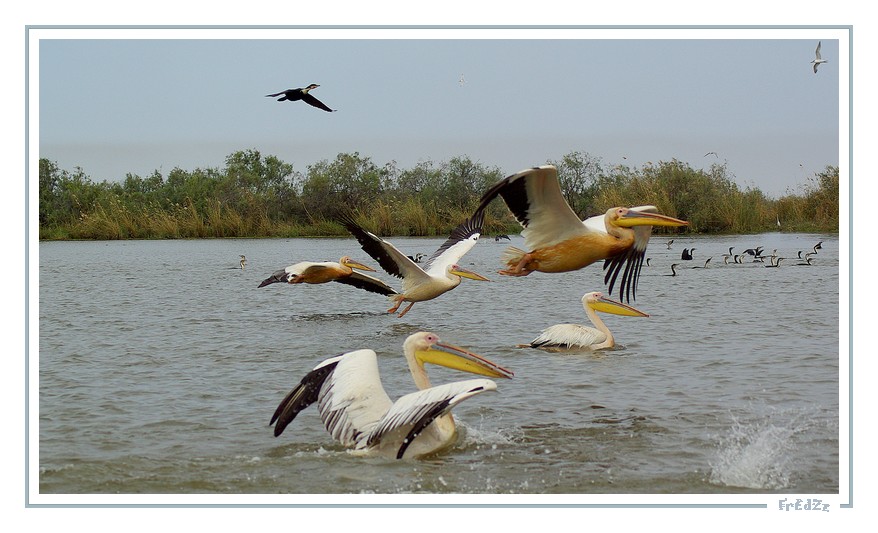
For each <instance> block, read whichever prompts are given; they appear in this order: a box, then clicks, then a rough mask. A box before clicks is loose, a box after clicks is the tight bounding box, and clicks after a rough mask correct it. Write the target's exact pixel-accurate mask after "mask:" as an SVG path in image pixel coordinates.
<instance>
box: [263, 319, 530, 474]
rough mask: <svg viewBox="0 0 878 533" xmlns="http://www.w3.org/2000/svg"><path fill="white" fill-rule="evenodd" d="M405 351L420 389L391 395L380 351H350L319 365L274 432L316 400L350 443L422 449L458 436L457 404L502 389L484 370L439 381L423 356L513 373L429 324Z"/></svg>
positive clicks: (375, 450) (409, 453)
mask: <svg viewBox="0 0 878 533" xmlns="http://www.w3.org/2000/svg"><path fill="white" fill-rule="evenodd" d="M403 351H404V353H405V358H406V361H407V362H408V366H409V370H410V371H411V374H412V379H413V380H414V382H415V385H417V387H418V389H420V390H419V391H418V392H413V393H411V394H406V395H405V396H402V397H401V398H399V399H398V400H396V402H392V401H391V400H390V398H389V397H388V396H387V393H386V392H385V391H384V387H383V386H382V385H381V376H380V374H379V372H378V359H377V356H376V355H375V352H374V351H372V350H356V351H353V352H348V353H344V354H342V355H338V356H335V357H331V358H329V359H326V360H325V361H323V362H322V363H320V364H319V365H317V366H316V367H314V370H312V371H311V372H309V373H308V374H307V375H306V376H305V377H304V378H302V380H301V382H300V383H299V384H298V385H296V386H295V387H294V388H293V390H291V391H290V392H289V393H288V394H287V395H286V397H285V398H284V399H283V401H282V402H281V403H280V405H278V407H277V409H276V410H275V412H274V415H273V416H272V417H271V422H270V423H269V425H272V424H275V423H276V424H275V426H274V436H275V437H277V436H279V435H280V434H281V433H283V431H284V429H286V427H287V426H288V425H289V424H290V422H292V421H293V419H294V418H296V415H297V414H299V412H301V411H302V410H304V409H305V408H307V407H308V406H309V405H311V404H312V403H314V402H317V405H318V408H319V411H320V418H321V420H323V425H324V427H325V428H326V430H327V431H328V432H329V433H330V434H331V435H332V437H333V438H334V439H335V440H337V441H339V442H341V443H342V444H343V445H344V446H346V447H348V448H353V449H354V450H355V451H357V452H359V453H362V454H364V455H383V456H390V457H396V458H397V459H402V458H411V457H422V456H424V455H429V454H433V453H436V452H438V451H441V450H443V449H445V448H447V447H448V446H450V445H452V444H454V442H455V440H456V438H457V429H456V427H455V424H454V418H452V416H451V409H452V408H453V407H454V406H456V405H457V404H458V403H460V402H462V401H463V400H466V399H467V398H471V397H472V396H475V395H476V394H479V393H482V392H485V391H493V390H497V384H496V383H494V382H493V381H491V380H490V379H484V378H482V379H470V380H465V381H456V382H452V383H446V384H444V385H437V386H435V387H434V386H432V385H431V383H430V379H429V378H428V377H427V372H426V370H424V363H431V364H436V365H441V366H445V367H447V368H452V369H454V370H461V371H464V372H470V373H473V374H479V375H483V376H488V377H493V378H511V377H512V376H513V373H512V372H510V371H509V370H506V369H505V368H503V367H501V366H498V365H496V364H494V363H492V362H491V361H488V360H487V359H485V358H483V357H480V356H478V355H476V354H474V353H472V352H470V351H468V350H465V349H463V348H459V347H457V346H452V345H450V344H443V343H442V342H441V341H440V340H439V337H438V336H437V335H436V334H435V333H429V332H423V331H422V332H419V333H415V334H414V335H411V336H409V337H408V338H407V339H406V340H405V343H404V344H403Z"/></svg>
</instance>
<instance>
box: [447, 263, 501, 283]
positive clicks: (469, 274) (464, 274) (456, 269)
mask: <svg viewBox="0 0 878 533" xmlns="http://www.w3.org/2000/svg"><path fill="white" fill-rule="evenodd" d="M448 273H449V274H454V275H455V276H459V277H461V278H469V279H474V280H477V281H491V280H489V279H488V278H486V277H485V276H483V275H481V274H476V273H475V272H473V271H472V270H467V269H465V268H463V267H462V266H460V265H451V266H450V267H448Z"/></svg>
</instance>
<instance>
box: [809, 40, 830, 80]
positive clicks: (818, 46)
mask: <svg viewBox="0 0 878 533" xmlns="http://www.w3.org/2000/svg"><path fill="white" fill-rule="evenodd" d="M821 44H822V43H821V42H820V41H817V50H815V52H814V55H816V56H817V57H815V58H814V60H813V61H811V63H812V64H813V65H814V74H817V66H818V65H820V64H821V63H826V62H827V61H828V60H826V59H823V58H821V57H820V45H821Z"/></svg>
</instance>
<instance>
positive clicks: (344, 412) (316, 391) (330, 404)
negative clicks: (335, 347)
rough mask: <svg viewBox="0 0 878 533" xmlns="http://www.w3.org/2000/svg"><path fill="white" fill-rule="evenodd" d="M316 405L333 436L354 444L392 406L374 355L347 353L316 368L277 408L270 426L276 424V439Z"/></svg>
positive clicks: (369, 352)
mask: <svg viewBox="0 0 878 533" xmlns="http://www.w3.org/2000/svg"><path fill="white" fill-rule="evenodd" d="M314 402H318V407H319V409H320V418H321V419H322V420H323V425H324V426H325V427H326V430H327V431H329V433H330V434H331V435H332V437H333V438H334V439H336V440H338V441H339V442H341V443H342V444H344V445H345V446H352V445H354V444H355V443H356V439H357V437H358V436H359V435H360V434H362V433H363V432H364V431H368V429H369V428H370V427H371V426H373V425H374V424H375V422H377V421H378V420H380V419H381V416H382V415H383V414H384V413H385V412H387V410H388V409H389V408H390V406H391V404H392V402H391V401H390V398H389V397H388V396H387V393H386V392H384V388H383V387H382V385H381V376H380V374H379V373H378V360H377V358H376V356H375V352H373V351H372V350H357V351H354V352H348V353H345V354H342V355H338V356H336V357H331V358H329V359H327V360H325V361H323V362H322V363H320V364H319V365H317V366H316V367H315V368H314V370H312V371H311V372H309V373H308V374H307V375H306V376H305V377H304V378H302V381H301V382H300V383H299V384H298V385H296V387H295V388H294V389H293V390H292V391H290V392H289V394H287V395H286V397H284V399H283V401H282V402H281V403H280V405H278V407H277V409H276V410H275V412H274V415H273V416H272V417H271V422H270V423H269V425H271V424H275V423H276V425H275V427H274V436H275V437H277V436H279V435H280V434H281V433H283V431H284V429H286V427H287V426H288V425H289V424H290V422H292V421H293V419H295V418H296V415H298V414H299V413H300V412H301V411H302V410H304V409H306V408H307V407H308V406H310V405H311V404H313V403H314Z"/></svg>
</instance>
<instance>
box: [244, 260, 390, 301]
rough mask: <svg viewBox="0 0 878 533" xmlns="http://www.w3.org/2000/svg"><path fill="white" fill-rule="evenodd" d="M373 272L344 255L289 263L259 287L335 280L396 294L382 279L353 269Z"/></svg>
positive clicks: (372, 269)
mask: <svg viewBox="0 0 878 533" xmlns="http://www.w3.org/2000/svg"><path fill="white" fill-rule="evenodd" d="M355 268H356V269H358V270H366V271H368V272H375V269H374V268H370V267H367V266H366V265H364V264H362V263H358V262H357V261H354V260H352V259H351V258H350V257H348V256H344V257H342V258H341V259H339V260H338V263H334V262H332V261H325V262H322V263H312V262H311V261H302V262H301V263H296V264H295V265H290V266H288V267H287V268H285V269H283V270H278V271H276V272H275V273H274V274H272V275H271V276H270V277H268V278H266V279H265V280H264V281H263V282H262V283H260V284H259V287H265V286H266V285H271V284H272V283H282V282H283V283H290V284H293V283H311V284H318V283H328V282H330V281H337V282H338V283H344V284H345V285H353V286H354V287H357V288H358V289H364V290H367V291H369V292H376V293H378V294H383V295H385V296H390V295H392V294H396V290H395V289H393V288H392V287H391V286H389V285H387V284H386V283H384V282H383V281H381V280H380V279H377V278H373V277H372V276H368V275H366V274H361V273H359V272H355V271H354V269H355Z"/></svg>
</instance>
